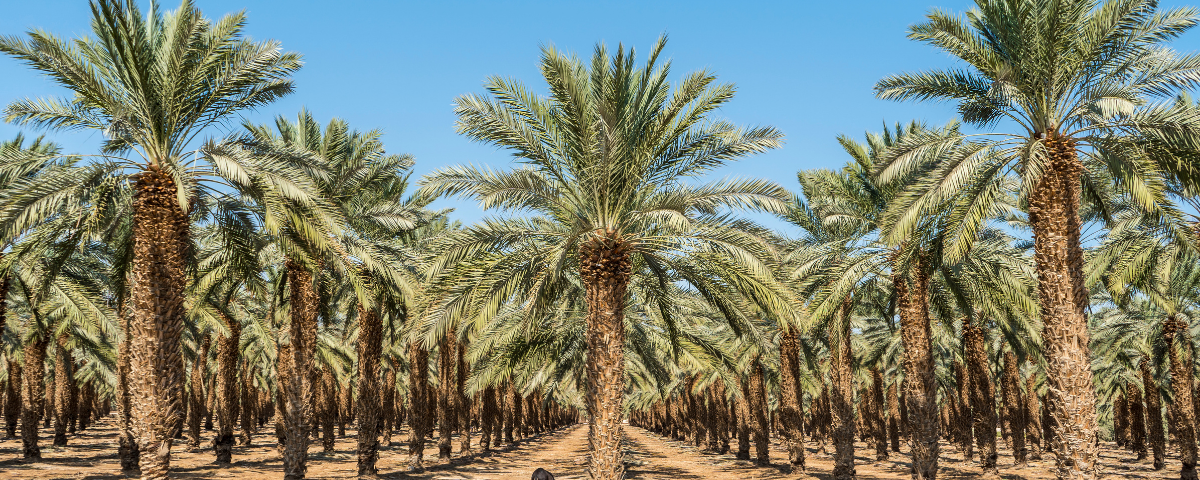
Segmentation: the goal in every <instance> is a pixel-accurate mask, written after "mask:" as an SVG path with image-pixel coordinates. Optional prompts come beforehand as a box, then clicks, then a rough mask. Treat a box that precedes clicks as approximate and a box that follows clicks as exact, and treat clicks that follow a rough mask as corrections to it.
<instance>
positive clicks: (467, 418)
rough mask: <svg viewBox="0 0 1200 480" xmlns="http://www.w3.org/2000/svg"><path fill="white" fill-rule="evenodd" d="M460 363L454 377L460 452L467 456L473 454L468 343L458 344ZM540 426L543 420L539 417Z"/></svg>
mask: <svg viewBox="0 0 1200 480" xmlns="http://www.w3.org/2000/svg"><path fill="white" fill-rule="evenodd" d="M457 353H458V359H457V360H458V361H457V362H455V365H457V367H458V368H457V371H456V374H455V376H454V379H455V382H454V396H455V398H456V399H457V400H458V402H457V403H458V430H459V439H458V445H459V447H458V451H459V455H461V456H464V457H465V456H467V455H470V454H471V407H470V406H471V401H470V399H468V398H467V395H466V387H467V373H468V372H469V371H470V367H468V366H467V360H466V356H467V344H466V342H461V341H460V342H458V352H457ZM538 421H539V424H540V422H541V419H540V417H539V420H538Z"/></svg>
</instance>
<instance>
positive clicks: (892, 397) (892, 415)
mask: <svg viewBox="0 0 1200 480" xmlns="http://www.w3.org/2000/svg"><path fill="white" fill-rule="evenodd" d="M887 392H888V393H887V402H888V437H889V438H890V439H891V441H892V451H893V452H896V453H900V397H899V396H897V395H896V383H895V382H892V384H891V385H889V386H888V391H887Z"/></svg>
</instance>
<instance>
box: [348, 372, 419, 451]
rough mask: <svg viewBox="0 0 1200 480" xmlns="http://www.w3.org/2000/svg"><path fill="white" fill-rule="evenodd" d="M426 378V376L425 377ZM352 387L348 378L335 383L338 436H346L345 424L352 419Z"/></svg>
mask: <svg viewBox="0 0 1200 480" xmlns="http://www.w3.org/2000/svg"><path fill="white" fill-rule="evenodd" d="M426 379H428V377H426ZM353 390H354V389H353V388H352V385H351V382H350V380H349V379H347V380H346V381H345V382H339V383H338V384H337V395H338V400H337V402H338V418H337V422H338V436H339V437H345V436H346V425H348V424H350V423H351V422H353V421H354V404H353V403H352V402H351V401H350V394H351V392H353Z"/></svg>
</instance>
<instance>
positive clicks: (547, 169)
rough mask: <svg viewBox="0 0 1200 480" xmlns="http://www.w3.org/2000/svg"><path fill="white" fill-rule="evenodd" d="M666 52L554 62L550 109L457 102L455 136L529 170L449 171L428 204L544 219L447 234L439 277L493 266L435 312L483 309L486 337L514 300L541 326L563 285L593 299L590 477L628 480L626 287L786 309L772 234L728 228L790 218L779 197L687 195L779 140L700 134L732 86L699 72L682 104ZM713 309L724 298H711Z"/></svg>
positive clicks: (767, 188)
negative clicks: (476, 206)
mask: <svg viewBox="0 0 1200 480" xmlns="http://www.w3.org/2000/svg"><path fill="white" fill-rule="evenodd" d="M664 44H665V38H664V39H661V40H660V41H659V42H658V43H656V44H655V46H654V48H653V49H652V50H651V55H650V57H649V60H648V61H647V63H646V64H645V66H643V67H637V66H635V61H634V52H633V51H632V50H630V51H626V50H625V48H624V47H620V48H618V50H617V53H616V55H615V56H610V54H609V51H608V49H607V48H605V47H604V46H603V45H600V46H597V47H596V51H595V54H594V55H593V57H592V62H591V64H590V67H589V66H588V65H587V64H585V63H583V62H582V61H580V60H579V59H578V58H574V57H570V56H567V55H565V54H562V53H560V52H559V51H557V50H555V49H554V48H553V47H546V48H544V49H543V52H542V53H543V54H542V62H541V70H542V74H543V76H544V77H545V80H546V82H547V83H548V85H549V87H550V96H549V97H548V98H542V97H539V96H537V95H534V94H532V93H530V92H529V91H528V90H527V89H526V88H525V87H524V86H522V85H520V84H519V83H517V82H514V81H510V80H507V79H503V78H493V79H491V80H489V81H488V84H487V88H488V90H489V91H491V92H492V95H493V98H490V99H489V98H487V97H483V96H478V95H467V96H463V97H459V98H458V99H457V100H456V102H455V103H456V113H457V115H458V118H459V121H458V130H459V132H461V133H463V134H465V135H467V136H469V137H470V138H472V139H475V140H478V141H481V142H486V143H490V144H494V145H497V146H502V147H505V148H509V149H512V150H513V151H514V153H515V155H516V156H517V157H518V158H519V159H521V161H522V162H523V163H524V164H525V166H524V167H522V168H518V169H516V170H511V171H500V172H497V171H492V170H484V169H479V168H474V167H452V168H446V169H442V170H439V171H437V172H435V173H433V174H431V175H430V176H429V177H427V178H426V179H425V180H424V184H425V188H426V189H427V191H428V192H430V193H431V194H436V195H443V194H450V195H462V196H466V197H470V198H474V199H476V200H478V201H479V202H480V203H481V204H482V205H483V206H484V207H485V208H507V209H513V210H516V211H526V212H531V213H535V214H536V215H538V216H536V217H533V218H528V219H517V218H494V219H488V220H485V221H484V222H483V223H482V224H480V225H478V226H475V227H472V228H468V229H465V230H464V231H462V232H459V233H456V234H453V235H451V236H450V237H449V239H448V242H447V245H448V246H447V247H446V249H445V250H444V252H445V253H444V254H443V255H442V256H441V257H440V258H439V259H438V260H437V261H436V262H435V263H434V267H433V270H432V275H433V276H434V277H435V278H437V277H440V275H441V274H442V272H444V271H446V270H447V269H448V267H452V266H455V265H458V264H459V263H460V262H463V261H464V260H465V259H470V258H477V257H480V256H491V257H493V258H494V259H496V261H495V262H494V263H493V264H490V265H488V264H486V263H484V262H480V263H479V265H480V267H479V271H478V273H479V276H477V277H474V278H478V279H480V280H479V281H477V282H475V283H473V284H475V285H480V288H478V289H477V290H470V289H468V293H464V294H456V295H452V296H450V297H448V298H447V299H446V300H445V301H443V303H441V304H439V305H438V306H437V307H436V308H435V309H434V311H435V312H437V311H444V310H446V309H451V310H455V309H460V308H461V309H467V310H469V309H470V308H469V307H478V308H477V309H475V310H474V311H477V312H480V315H482V319H483V321H484V322H485V323H486V320H487V319H488V318H489V317H490V316H492V315H494V314H495V306H498V305H499V304H501V303H503V302H507V301H509V300H511V299H513V298H514V297H515V298H517V299H519V300H518V301H521V302H528V305H529V307H528V308H529V309H530V310H532V311H538V310H539V309H542V308H544V305H545V304H546V302H548V301H550V300H553V299H554V298H555V297H557V292H559V291H562V290H563V284H564V282H568V281H572V282H574V281H577V282H579V284H581V285H582V287H583V288H582V290H583V295H582V300H583V303H584V304H585V305H586V306H587V322H586V323H587V327H588V335H587V342H588V344H587V352H588V355H587V362H588V368H587V382H588V388H587V392H588V393H587V405H588V408H587V412H588V416H589V417H590V419H591V422H590V427H589V436H588V439H589V442H588V443H589V451H590V452H591V460H590V462H591V463H590V464H589V472H590V474H591V475H592V477H593V478H603V479H614V478H621V477H622V475H623V473H622V472H623V470H624V467H623V465H622V463H621V447H620V441H621V430H620V419H621V411H622V399H623V397H624V390H625V389H624V384H625V375H624V360H623V359H624V346H625V341H624V339H625V333H626V332H625V326H624V324H625V321H624V319H625V318H626V317H625V315H626V313H625V312H626V307H627V303H626V300H627V299H626V295H627V290H628V288H629V285H630V282H631V281H646V282H648V284H649V286H648V287H647V289H648V290H651V291H655V290H657V291H660V292H661V291H662V290H663V289H665V288H666V287H667V286H668V285H670V284H673V283H676V282H684V283H687V284H690V285H692V286H694V287H695V288H697V289H699V290H702V291H715V290H716V289H718V288H720V287H721V286H722V285H732V286H735V287H737V289H739V290H741V291H743V292H745V293H746V294H747V295H751V296H753V297H755V298H756V300H758V301H760V302H762V303H763V304H764V305H767V306H769V307H770V309H771V310H772V311H782V312H786V311H787V310H788V305H787V303H786V301H785V300H784V295H783V294H782V293H781V292H782V290H781V289H779V288H778V287H777V286H775V283H774V280H773V277H772V276H771V275H770V270H769V268H768V266H767V264H766V262H768V261H769V260H770V257H771V255H772V252H771V249H770V245H769V244H768V243H766V242H765V241H764V240H763V239H762V237H761V236H760V235H761V233H760V232H762V231H761V229H759V228H757V227H755V226H753V225H751V224H749V223H747V222H743V221H740V220H736V219H734V218H733V217H730V216H728V215H727V211H728V210H730V209H738V208H752V209H766V210H779V209H781V206H782V204H783V201H784V200H785V199H786V196H785V194H784V191H783V190H782V189H781V188H780V187H778V186H776V185H775V184H773V183H771V182H765V181H744V180H730V181H723V182H717V183H711V184H707V185H702V186H692V185H689V184H687V183H684V182H685V180H686V179H689V178H692V177H696V176H700V175H702V174H704V173H705V172H707V171H709V170H710V169H712V168H714V167H716V166H718V165H721V164H723V163H724V162H726V161H730V160H734V159H737V158H739V157H743V156H746V155H749V154H753V153H757V152H762V151H764V150H768V149H771V148H775V147H777V146H778V145H779V144H780V140H781V138H782V135H781V134H780V133H779V132H777V131H776V130H775V129H773V128H769V127H760V128H754V129H748V130H745V129H739V128H736V127H734V126H733V125H731V124H729V123H726V122H720V121H715V122H705V119H706V117H707V114H708V113H709V112H711V111H712V110H713V109H715V108H717V107H719V106H720V105H723V104H725V103H726V102H728V101H729V99H730V98H732V96H733V87H732V86H730V85H713V82H714V81H715V78H714V77H713V76H712V75H710V74H708V73H707V72H698V73H694V74H690V75H687V76H685V77H684V78H683V80H682V81H681V83H680V86H679V87H678V88H677V89H676V90H675V91H674V92H672V91H671V90H670V88H671V86H670V83H669V82H667V81H666V76H667V74H668V72H669V63H668V64H665V65H662V66H659V64H658V55H659V54H660V53H661V51H662V48H663V46H664ZM576 273H577V275H578V276H577V277H576V276H575V275H576ZM643 279H644V280H643ZM653 285H658V286H657V287H654V286H653ZM659 295H661V294H659ZM577 298H579V297H577ZM710 301H712V302H714V303H717V304H720V303H725V302H728V301H729V299H727V298H725V297H724V296H723V295H721V294H714V295H712V297H711V298H710ZM669 303H670V302H669V298H668V297H666V296H655V297H653V303H652V305H658V306H659V307H661V308H662V309H664V316H667V317H668V318H671V321H672V322H673V321H674V319H673V317H671V316H670V313H669V312H668V311H666V310H665V309H666V307H667V306H668V305H669ZM464 313H465V312H464ZM439 315H440V314H439Z"/></svg>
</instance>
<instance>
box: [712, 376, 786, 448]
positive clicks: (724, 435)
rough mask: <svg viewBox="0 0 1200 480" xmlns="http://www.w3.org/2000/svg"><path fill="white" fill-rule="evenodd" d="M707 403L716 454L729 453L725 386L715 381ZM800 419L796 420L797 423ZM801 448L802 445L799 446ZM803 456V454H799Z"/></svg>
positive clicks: (727, 407) (727, 406) (727, 409)
mask: <svg viewBox="0 0 1200 480" xmlns="http://www.w3.org/2000/svg"><path fill="white" fill-rule="evenodd" d="M708 389H709V397H708V398H709V403H710V404H711V405H712V406H713V407H712V410H713V412H714V415H715V422H714V424H713V426H712V427H713V430H714V431H715V432H716V434H717V453H720V454H722V455H724V454H726V453H729V405H728V403H727V402H726V401H725V384H724V383H723V382H722V381H720V380H717V381H715V382H713V383H712V385H710V386H709V387H708ZM799 420H800V419H797V421H799ZM801 448H803V444H801ZM801 454H803V452H801Z"/></svg>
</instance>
